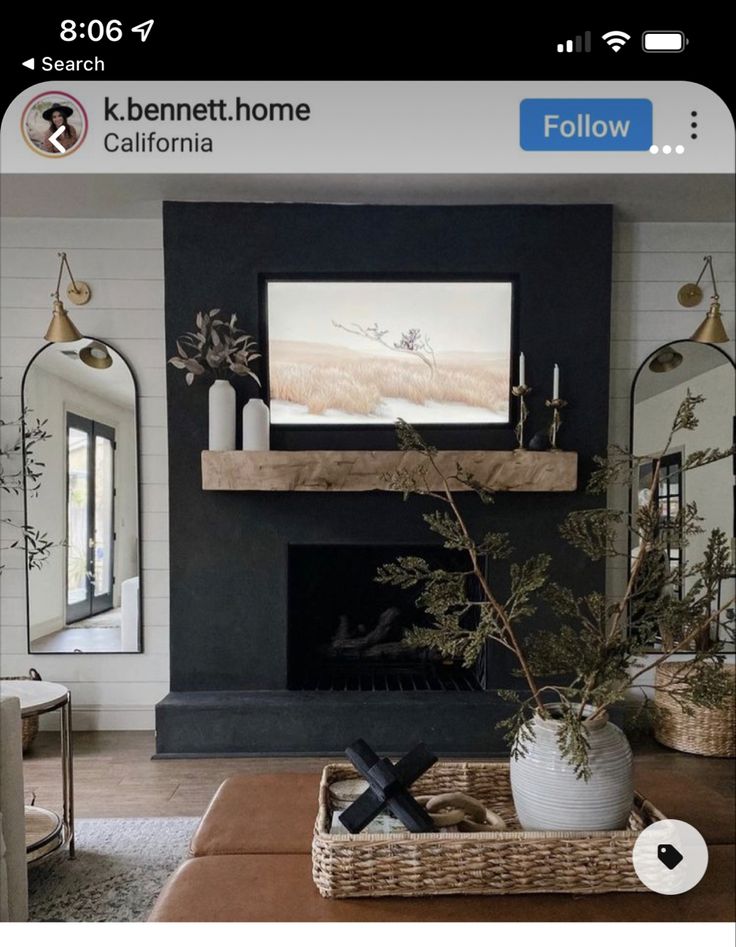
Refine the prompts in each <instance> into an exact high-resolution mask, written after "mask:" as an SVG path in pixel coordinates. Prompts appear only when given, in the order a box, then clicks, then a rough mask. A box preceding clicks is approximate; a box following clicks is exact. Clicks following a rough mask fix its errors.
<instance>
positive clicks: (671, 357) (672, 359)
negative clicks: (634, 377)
mask: <svg viewBox="0 0 736 947" xmlns="http://www.w3.org/2000/svg"><path fill="white" fill-rule="evenodd" d="M681 364H682V355H681V354H680V353H679V352H676V351H675V350H674V349H673V348H672V346H671V345H667V346H666V347H665V348H663V349H662V351H661V352H659V354H657V355H655V356H654V358H653V359H652V360H651V362H650V363H649V371H650V372H657V373H661V372H671V371H672V369H673V368H677V366H678V365H681Z"/></svg>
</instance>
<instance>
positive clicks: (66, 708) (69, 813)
mask: <svg viewBox="0 0 736 947" xmlns="http://www.w3.org/2000/svg"><path fill="white" fill-rule="evenodd" d="M61 781H62V787H63V796H64V812H63V820H64V831H65V834H66V837H67V839H68V841H69V857H70V858H74V773H73V766H72V697H71V694H70V695H69V697H68V699H67V701H66V703H64V704H63V705H62V707H61Z"/></svg>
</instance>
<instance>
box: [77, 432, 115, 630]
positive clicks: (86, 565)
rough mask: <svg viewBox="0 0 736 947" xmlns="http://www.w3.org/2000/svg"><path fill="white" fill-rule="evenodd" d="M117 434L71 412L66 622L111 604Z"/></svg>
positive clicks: (107, 607)
mask: <svg viewBox="0 0 736 947" xmlns="http://www.w3.org/2000/svg"><path fill="white" fill-rule="evenodd" d="M114 451H115V432H114V431H113V429H112V428H111V427H108V426H107V425H105V424H102V423H100V422H99V421H94V420H92V419H91V418H83V417H81V416H79V415H76V414H71V413H69V414H67V570H66V571H67V583H66V585H67V589H66V620H67V622H68V623H73V622H78V621H81V620H82V619H84V618H89V617H91V616H92V615H97V614H99V613H100V612H104V611H106V610H108V609H110V608H112V601H113V597H112V590H113V581H114V576H113V563H114V555H115V550H114V544H115V533H114V527H113V522H114V503H115V453H114Z"/></svg>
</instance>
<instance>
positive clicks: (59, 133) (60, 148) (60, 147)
mask: <svg viewBox="0 0 736 947" xmlns="http://www.w3.org/2000/svg"><path fill="white" fill-rule="evenodd" d="M65 131H66V125H62V126H61V127H60V128H57V129H56V131H55V132H54V134H53V135H52V136H51V137H50V138H49V142H50V143H51V144H52V145H53V146H54V148H56V150H57V151H58V152H59V154H60V155H63V154H65V152H66V148H65V147H64V146H63V145H62V143H61V142H60V141H58V140H57V139H58V138H60V137H61V136H62V135H63V134H64V132H65Z"/></svg>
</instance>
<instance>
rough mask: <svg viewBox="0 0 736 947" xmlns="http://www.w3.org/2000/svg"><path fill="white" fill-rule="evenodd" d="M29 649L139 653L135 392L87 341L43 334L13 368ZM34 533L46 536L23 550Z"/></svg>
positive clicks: (121, 362) (112, 357) (108, 353)
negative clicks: (21, 457)
mask: <svg viewBox="0 0 736 947" xmlns="http://www.w3.org/2000/svg"><path fill="white" fill-rule="evenodd" d="M22 394H23V409H24V411H25V412H26V415H25V419H26V432H25V449H26V477H25V501H26V523H27V524H28V527H29V530H30V533H31V538H30V539H29V544H28V545H27V547H26V570H27V580H28V650H29V652H30V653H32V654H42V653H65V654H69V653H76V654H80V653H81V654H88V653H111V652H113V653H114V652H118V653H119V652H137V651H140V650H141V640H142V637H141V608H140V601H141V597H140V564H141V560H140V529H139V524H140V517H139V499H138V423H137V392H136V384H135V379H134V377H133V374H132V372H131V370H130V368H129V366H128V364H127V362H126V361H125V359H124V358H123V357H122V356H121V355H120V354H119V353H118V352H116V351H115V350H114V349H113V348H112V347H111V346H110V345H107V344H106V343H103V342H101V341H99V340H97V339H80V340H79V341H76V342H60V343H52V344H50V345H47V346H45V347H44V348H42V349H41V350H40V351H39V352H37V354H36V355H35V356H34V357H33V359H32V360H31V362H30V364H29V365H28V368H27V369H26V372H25V375H24V377H23V392H22ZM33 537H44V538H43V539H41V540H38V541H40V542H41V543H42V544H43V543H50V544H51V545H50V546H48V548H46V549H45V551H43V554H42V555H38V554H37V551H36V553H35V554H34V539H33Z"/></svg>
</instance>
